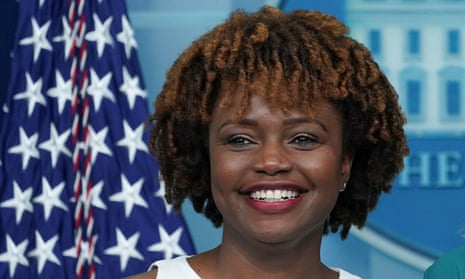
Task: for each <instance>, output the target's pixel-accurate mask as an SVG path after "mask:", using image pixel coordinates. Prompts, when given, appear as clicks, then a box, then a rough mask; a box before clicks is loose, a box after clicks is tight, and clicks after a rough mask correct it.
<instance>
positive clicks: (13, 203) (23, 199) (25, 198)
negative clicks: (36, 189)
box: [0, 181, 34, 224]
mask: <svg viewBox="0 0 465 279" xmlns="http://www.w3.org/2000/svg"><path fill="white" fill-rule="evenodd" d="M31 196H32V188H28V189H26V190H24V192H23V191H21V187H19V185H18V183H17V182H16V181H13V198H11V199H9V200H6V201H4V202H1V203H0V207H10V208H13V209H16V224H19V222H20V221H21V219H22V218H23V213H24V211H29V212H33V211H34V207H33V205H32V203H31Z"/></svg>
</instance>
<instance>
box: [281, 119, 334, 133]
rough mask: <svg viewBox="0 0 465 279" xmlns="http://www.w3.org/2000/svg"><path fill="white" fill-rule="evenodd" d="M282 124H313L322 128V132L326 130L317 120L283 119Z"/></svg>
mask: <svg viewBox="0 0 465 279" xmlns="http://www.w3.org/2000/svg"><path fill="white" fill-rule="evenodd" d="M283 123H284V124H285V125H293V124H301V123H315V124H317V125H318V126H320V127H321V128H323V130H325V131H327V130H328V129H327V127H326V125H325V124H324V123H323V122H321V121H319V120H318V119H313V118H308V117H295V118H288V119H284V121H283Z"/></svg>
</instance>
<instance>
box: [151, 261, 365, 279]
mask: <svg viewBox="0 0 465 279" xmlns="http://www.w3.org/2000/svg"><path fill="white" fill-rule="evenodd" d="M188 257H190V256H180V257H177V258H174V259H169V260H161V261H157V262H154V263H153V264H152V265H151V266H150V269H149V270H151V269H153V268H155V267H156V268H157V277H156V278H155V279H173V278H179V279H181V278H182V279H202V278H200V276H199V275H198V274H197V273H196V272H195V271H194V270H193V269H192V267H191V266H190V265H189V263H188V262H187V258H188ZM333 269H334V270H335V271H337V272H339V279H362V278H360V277H358V276H355V275H353V274H350V273H349V272H347V271H345V270H343V269H340V268H333Z"/></svg>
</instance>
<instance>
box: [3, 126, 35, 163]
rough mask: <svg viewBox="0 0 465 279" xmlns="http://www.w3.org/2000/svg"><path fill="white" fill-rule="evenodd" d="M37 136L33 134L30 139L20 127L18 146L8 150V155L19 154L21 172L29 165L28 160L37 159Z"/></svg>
mask: <svg viewBox="0 0 465 279" xmlns="http://www.w3.org/2000/svg"><path fill="white" fill-rule="evenodd" d="M38 138H39V134H38V133H35V134H33V135H32V136H31V137H30V138H29V137H28V136H27V134H26V132H25V131H24V129H23V128H22V127H20V128H19V144H18V145H15V146H13V147H11V148H10V149H8V153H16V154H21V155H22V156H23V157H22V162H23V170H25V169H26V167H27V165H28V164H29V159H31V158H36V159H39V150H38V149H37V146H36V145H37V140H38Z"/></svg>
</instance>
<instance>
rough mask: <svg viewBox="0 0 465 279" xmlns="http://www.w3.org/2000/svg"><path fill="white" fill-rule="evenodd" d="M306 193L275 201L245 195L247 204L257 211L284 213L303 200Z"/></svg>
mask: <svg viewBox="0 0 465 279" xmlns="http://www.w3.org/2000/svg"><path fill="white" fill-rule="evenodd" d="M304 195H305V194H301V195H299V196H298V197H296V198H292V199H287V200H281V201H273V202H269V201H263V200H256V199H252V198H251V197H249V196H244V199H245V200H246V202H247V204H249V205H250V207H252V208H253V209H255V210H256V211H259V212H261V213H264V214H278V213H284V212H286V211H289V210H291V209H292V208H294V207H295V206H296V205H297V204H298V203H299V202H300V201H302V199H303V196H304Z"/></svg>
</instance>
